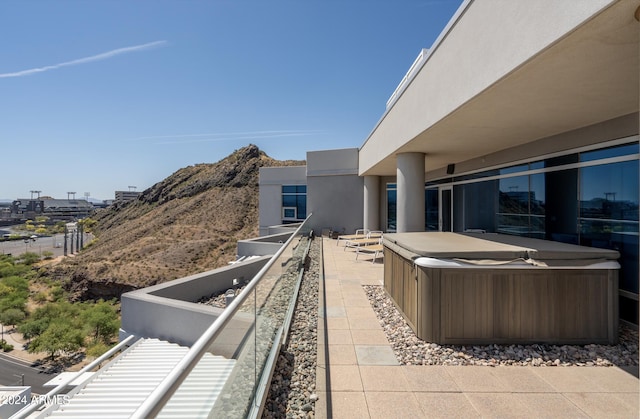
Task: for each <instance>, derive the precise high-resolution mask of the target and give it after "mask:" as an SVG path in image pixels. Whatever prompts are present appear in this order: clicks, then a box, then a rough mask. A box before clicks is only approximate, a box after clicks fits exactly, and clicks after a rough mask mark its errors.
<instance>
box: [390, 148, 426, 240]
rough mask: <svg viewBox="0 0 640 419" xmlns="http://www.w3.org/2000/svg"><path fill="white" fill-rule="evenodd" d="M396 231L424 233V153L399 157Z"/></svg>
mask: <svg viewBox="0 0 640 419" xmlns="http://www.w3.org/2000/svg"><path fill="white" fill-rule="evenodd" d="M396 157H397V165H398V166H397V184H398V192H397V200H398V202H397V221H396V231H397V232H398V233H404V232H409V231H424V157H425V155H424V153H401V154H398V155H397V156H396Z"/></svg>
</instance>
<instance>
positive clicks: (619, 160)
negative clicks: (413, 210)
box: [454, 142, 640, 324]
mask: <svg viewBox="0 0 640 419" xmlns="http://www.w3.org/2000/svg"><path fill="white" fill-rule="evenodd" d="M638 153H639V146H638V143H637V142H634V143H630V144H624V145H621V146H616V147H609V148H603V149H599V150H594V151H588V152H582V153H573V154H568V155H564V156H559V157H554V158H551V159H547V160H543V161H537V162H532V163H529V164H525V165H519V166H513V167H509V168H505V169H500V170H492V171H489V172H484V173H476V174H473V175H472V176H465V177H459V178H457V179H455V180H454V181H457V182H454V218H455V219H456V220H460V222H457V223H456V224H455V230H456V231H463V230H465V229H472V228H473V229H475V228H481V229H484V230H486V231H487V232H498V233H503V234H513V235H520V236H528V237H536V238H544V239H548V240H554V241H561V242H566V243H574V244H581V245H584V246H591V247H600V248H607V249H615V250H618V251H619V252H620V255H621V257H620V264H621V266H622V269H621V271H620V282H619V286H620V296H621V298H620V307H621V309H620V314H621V318H622V319H625V320H628V321H631V322H633V323H635V324H637V323H638V291H639V290H638V288H639V287H638V276H639V275H640V273H639V270H638V264H639V260H638V259H639V258H638V255H639V245H638V236H639V215H638V208H639V206H640V205H639V201H640V200H639V196H638V195H639V192H638V191H639V184H638V183H639V182H638V177H639V168H638Z"/></svg>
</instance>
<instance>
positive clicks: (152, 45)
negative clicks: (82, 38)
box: [0, 41, 167, 78]
mask: <svg viewBox="0 0 640 419" xmlns="http://www.w3.org/2000/svg"><path fill="white" fill-rule="evenodd" d="M166 43H167V41H154V42H149V43H146V44H141V45H134V46H131V47H124V48H118V49H114V50H111V51H107V52H103V53H101V54H97V55H92V56H90V57H84V58H78V59H76V60H71V61H66V62H64V63H59V64H53V65H47V66H44V67H38V68H30V69H28V70H21V71H16V72H13V73H0V78H9V77H24V76H30V75H33V74H37V73H44V72H45V71H51V70H57V69H59V68H62V67H70V66H74V65H80V64H87V63H91V62H94V61H102V60H107V59H109V58H112V57H115V56H117V55H122V54H128V53H130V52H138V51H143V50H146V49H150V48H155V47H159V46H162V45H164V44H166Z"/></svg>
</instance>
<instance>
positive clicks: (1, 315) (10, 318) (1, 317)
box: [0, 308, 26, 326]
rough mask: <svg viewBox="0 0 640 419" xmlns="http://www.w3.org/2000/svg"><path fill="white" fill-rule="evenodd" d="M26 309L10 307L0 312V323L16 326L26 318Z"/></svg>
mask: <svg viewBox="0 0 640 419" xmlns="http://www.w3.org/2000/svg"><path fill="white" fill-rule="evenodd" d="M25 317H26V316H25V314H24V311H22V310H18V309H17V308H10V309H8V310H4V311H2V312H0V323H2V324H3V325H7V326H15V325H17V324H18V323H20V322H21V321H23V320H24V318H25Z"/></svg>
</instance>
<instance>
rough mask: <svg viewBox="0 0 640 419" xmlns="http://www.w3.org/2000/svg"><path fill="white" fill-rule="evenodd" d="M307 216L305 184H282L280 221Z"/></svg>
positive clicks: (301, 218) (298, 219)
mask: <svg viewBox="0 0 640 419" xmlns="http://www.w3.org/2000/svg"><path fill="white" fill-rule="evenodd" d="M305 218H307V185H282V222H283V223H292V222H298V221H300V220H304V219H305Z"/></svg>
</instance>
